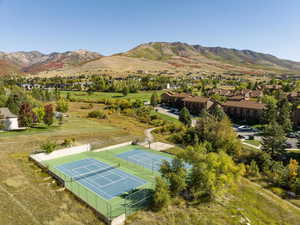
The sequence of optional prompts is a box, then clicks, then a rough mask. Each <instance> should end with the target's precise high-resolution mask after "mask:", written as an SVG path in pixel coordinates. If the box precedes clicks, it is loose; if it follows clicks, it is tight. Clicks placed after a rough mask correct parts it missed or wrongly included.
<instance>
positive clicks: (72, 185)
mask: <svg viewBox="0 0 300 225" xmlns="http://www.w3.org/2000/svg"><path fill="white" fill-rule="evenodd" d="M137 147H138V149H142V150H144V151H149V152H151V153H153V154H159V155H163V156H168V157H172V156H170V155H168V154H166V153H161V152H157V151H153V150H150V149H146V148H144V147H141V146H135V145H129V146H124V147H119V148H115V149H112V150H106V151H101V152H93V151H91V152H84V153H80V154H76V155H71V156H66V157H62V158H57V159H53V160H49V161H44V162H43V164H44V165H45V166H46V167H47V168H48V169H49V170H50V171H52V172H53V173H55V174H56V175H57V176H59V177H60V178H61V179H63V180H64V181H67V180H70V178H68V177H67V176H66V175H64V174H63V173H62V172H60V171H59V170H57V169H56V167H57V166H59V165H62V164H65V163H70V162H75V161H78V160H82V159H86V158H93V159H96V160H99V161H101V162H104V163H106V164H109V165H111V166H113V165H116V164H119V165H120V167H119V168H118V169H120V170H122V171H124V172H126V173H129V174H132V175H135V176H137V177H140V178H142V179H143V180H146V181H147V183H146V184H145V185H143V186H141V187H139V189H141V190H147V191H148V193H149V192H152V190H153V188H154V179H155V177H156V176H159V175H160V174H159V172H157V171H152V170H150V169H147V168H144V167H142V166H140V165H137V164H135V163H131V162H128V161H127V160H124V159H121V158H118V157H116V155H117V154H120V153H123V152H128V151H130V150H133V149H136V148H137ZM65 186H66V188H67V189H69V190H70V191H71V192H73V193H74V194H75V195H77V196H78V197H79V198H81V199H82V200H84V201H85V202H86V203H88V205H90V206H92V207H93V208H94V209H96V210H97V211H99V212H100V213H101V214H103V215H105V216H106V217H108V218H114V217H117V216H119V215H121V214H123V213H125V212H129V211H130V212H134V211H136V210H138V207H134V209H132V208H131V209H129V208H127V209H125V207H124V196H118V197H114V198H112V199H111V200H105V199H104V198H102V197H101V196H99V195H97V194H95V193H94V192H92V191H90V190H89V189H87V188H86V187H84V186H83V185H81V184H80V183H79V182H77V181H74V182H65ZM141 197H142V198H145V195H143V196H141ZM146 197H147V200H149V199H150V198H151V195H150V193H149V195H148V196H146ZM137 200H138V201H141V200H143V199H137Z"/></svg>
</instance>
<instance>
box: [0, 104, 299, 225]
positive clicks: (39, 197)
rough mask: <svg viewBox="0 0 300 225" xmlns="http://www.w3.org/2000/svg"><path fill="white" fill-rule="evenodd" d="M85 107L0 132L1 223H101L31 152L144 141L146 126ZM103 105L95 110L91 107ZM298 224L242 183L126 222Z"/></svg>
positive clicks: (285, 209)
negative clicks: (47, 144) (210, 199)
mask: <svg viewBox="0 0 300 225" xmlns="http://www.w3.org/2000/svg"><path fill="white" fill-rule="evenodd" d="M83 105H85V106H86V105H88V104H85V103H71V104H70V112H71V113H70V117H68V118H66V119H65V121H64V124H63V125H62V126H61V127H55V126H54V127H53V128H51V129H44V130H42V131H39V130H32V131H30V132H24V133H22V132H21V133H18V132H16V133H15V132H13V133H1V134H0V160H1V163H0V202H1V204H0V224H9V225H19V224H32V225H35V224H37V225H41V224H43V225H44V224H45V225H76V224H78V225H79V224H86V225H93V224H104V223H102V222H101V220H100V219H99V218H98V216H97V215H96V214H95V213H94V212H93V211H92V210H90V209H89V208H87V207H86V206H85V205H84V204H81V203H80V202H79V201H78V200H76V199H75V198H74V197H73V196H72V195H71V194H70V193H67V192H66V191H63V190H62V188H61V187H60V186H58V185H57V184H56V183H55V182H54V181H53V179H52V178H50V177H49V176H48V175H47V174H45V173H43V172H42V171H41V170H40V169H39V168H38V167H37V166H36V165H34V164H33V162H31V161H29V160H28V156H29V154H31V153H32V152H33V151H34V150H38V149H39V146H40V144H41V143H42V142H44V141H45V140H47V139H49V138H51V140H57V142H59V143H61V142H62V141H63V140H64V139H65V138H71V137H74V138H75V139H76V143H77V144H85V143H92V145H93V146H96V147H97V148H99V147H102V146H108V145H111V144H115V143H121V142H125V141H129V140H133V139H134V138H136V137H142V138H143V137H144V130H145V129H146V128H148V127H147V126H146V125H145V124H142V123H139V122H137V121H136V120H135V119H132V118H130V117H125V116H122V115H119V114H117V113H113V114H111V115H109V118H108V119H107V120H96V119H87V118H86V116H87V113H88V112H89V111H90V110H86V109H81V106H83ZM101 107H102V106H101V105H96V104H95V106H94V108H95V109H97V108H101ZM248 220H249V221H250V222H249V224H251V225H257V224H258V225H265V224H274V225H298V224H299V221H300V211H299V210H298V209H297V208H296V207H294V206H292V205H290V204H288V203H287V202H286V201H285V200H282V199H280V198H277V197H275V196H274V195H273V194H271V193H270V192H268V191H266V190H264V189H262V188H261V187H259V186H257V185H255V184H254V183H252V182H250V181H248V180H246V179H243V180H242V182H241V184H240V186H239V188H238V189H237V190H235V191H234V192H232V193H230V194H228V195H227V196H226V198H224V199H222V200H219V201H218V202H217V203H210V204H200V205H187V204H186V203H185V202H184V201H183V200H180V199H179V200H178V199H177V200H175V202H174V203H173V204H172V205H171V206H170V208H169V209H167V210H164V211H162V212H158V213H154V212H152V211H147V210H145V211H142V212H139V213H137V214H135V215H133V216H131V217H130V218H129V219H128V222H127V224H132V225H148V224H149V225H150V224H151V225H179V224H180V225H184V224H188V225H191V224H197V225H202V224H203V225H204V224H205V225H206V224H215V225H224V224H229V225H231V224H232V225H235V224H247V221H248Z"/></svg>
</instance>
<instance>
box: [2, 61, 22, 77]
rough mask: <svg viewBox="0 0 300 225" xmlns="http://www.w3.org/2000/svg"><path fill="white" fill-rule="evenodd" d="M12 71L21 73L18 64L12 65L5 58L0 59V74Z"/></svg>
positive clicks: (12, 72) (11, 72)
mask: <svg viewBox="0 0 300 225" xmlns="http://www.w3.org/2000/svg"><path fill="white" fill-rule="evenodd" d="M14 73H15V74H19V73H21V71H20V68H19V67H18V66H16V65H13V64H11V63H9V62H7V61H5V60H0V76H3V75H7V74H14Z"/></svg>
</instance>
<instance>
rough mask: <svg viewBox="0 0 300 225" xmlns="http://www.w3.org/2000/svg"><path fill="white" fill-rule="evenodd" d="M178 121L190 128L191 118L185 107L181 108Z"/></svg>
mask: <svg viewBox="0 0 300 225" xmlns="http://www.w3.org/2000/svg"><path fill="white" fill-rule="evenodd" d="M179 121H181V122H182V123H183V124H184V125H186V126H188V127H189V126H191V124H192V118H191V114H190V112H189V110H188V109H187V108H186V107H183V108H182V110H181V111H180V114H179Z"/></svg>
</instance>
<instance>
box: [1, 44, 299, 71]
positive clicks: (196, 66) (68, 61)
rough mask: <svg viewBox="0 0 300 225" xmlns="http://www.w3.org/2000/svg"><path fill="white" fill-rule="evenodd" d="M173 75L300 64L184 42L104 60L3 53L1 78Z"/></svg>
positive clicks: (75, 54) (88, 55) (77, 54)
mask: <svg viewBox="0 0 300 225" xmlns="http://www.w3.org/2000/svg"><path fill="white" fill-rule="evenodd" d="M141 70H142V71H148V72H151V73H159V72H161V71H169V72H171V73H173V74H177V73H178V74H180V73H186V72H196V71H197V72H203V73H210V72H214V73H223V74H224V73H245V74H264V73H279V74H280V73H294V74H296V73H300V62H295V61H291V60H285V59H280V58H277V57H276V56H273V55H270V54H264V53H259V52H255V51H251V50H237V49H229V48H221V47H204V46H201V45H189V44H186V43H181V42H172V43H170V42H150V43H146V44H141V45H139V46H137V47H135V48H133V49H131V50H129V51H127V52H123V53H118V54H115V55H112V56H103V55H101V54H99V53H96V52H91V51H87V50H77V51H68V52H63V53H57V52H54V53H51V54H43V53H40V52H38V51H31V52H14V53H5V52H0V75H3V74H11V73H21V74H38V75H41V76H43V75H45V76H55V75H66V76H67V75H75V74H85V73H97V72H100V71H102V72H103V71H106V72H112V73H125V72H129V73H130V72H136V71H141Z"/></svg>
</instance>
